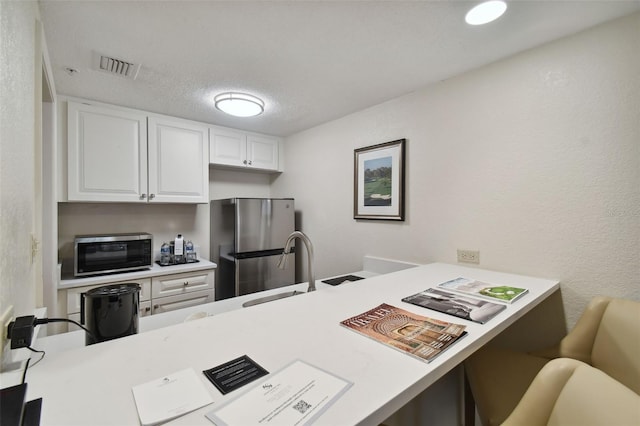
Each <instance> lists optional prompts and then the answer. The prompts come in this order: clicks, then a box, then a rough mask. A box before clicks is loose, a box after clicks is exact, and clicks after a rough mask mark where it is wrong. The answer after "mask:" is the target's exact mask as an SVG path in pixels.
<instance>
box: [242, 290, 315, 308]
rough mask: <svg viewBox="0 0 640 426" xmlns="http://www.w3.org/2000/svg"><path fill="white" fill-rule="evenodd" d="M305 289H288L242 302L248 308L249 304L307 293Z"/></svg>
mask: <svg viewBox="0 0 640 426" xmlns="http://www.w3.org/2000/svg"><path fill="white" fill-rule="evenodd" d="M305 293H306V292H305V291H297V290H295V291H287V292H284V293H278V294H272V295H271V296H264V297H259V298H257V299H252V300H248V301H246V302H244V303H243V304H242V307H243V308H247V307H249V306H254V305H259V304H261V303H267V302H273V301H274V300H278V299H284V298H286V297H291V296H297V295H298V294H305Z"/></svg>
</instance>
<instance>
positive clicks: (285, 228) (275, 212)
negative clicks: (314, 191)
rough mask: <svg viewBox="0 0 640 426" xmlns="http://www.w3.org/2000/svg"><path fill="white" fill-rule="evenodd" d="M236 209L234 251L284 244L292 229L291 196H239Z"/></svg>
mask: <svg viewBox="0 0 640 426" xmlns="http://www.w3.org/2000/svg"><path fill="white" fill-rule="evenodd" d="M235 211H236V221H235V240H236V241H235V245H236V247H235V251H236V253H244V252H253V251H260V250H271V249H277V248H283V247H284V244H285V242H286V240H287V237H288V236H289V234H291V233H292V232H293V231H294V226H295V225H294V224H295V219H294V214H295V213H294V203H293V199H258V198H239V199H237V200H236V209H235Z"/></svg>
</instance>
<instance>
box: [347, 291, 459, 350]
mask: <svg viewBox="0 0 640 426" xmlns="http://www.w3.org/2000/svg"><path fill="white" fill-rule="evenodd" d="M340 325H343V326H344V327H347V328H349V329H351V330H353V331H355V332H357V333H360V334H363V335H365V336H367V337H370V338H372V339H375V340H377V341H379V342H381V343H383V344H385V345H387V346H391V347H392V348H394V349H397V350H400V351H403V352H406V353H408V354H409V355H412V356H415V357H417V358H419V359H421V360H423V361H427V362H429V361H431V360H433V358H435V357H436V356H438V355H439V354H440V353H442V352H443V351H444V350H445V349H447V348H448V347H450V346H451V345H452V344H454V343H455V342H456V341H458V340H459V339H460V338H461V337H463V336H464V335H466V331H464V329H465V326H464V325H460V324H454V323H450V322H446V321H440V320H437V319H433V318H428V317H424V316H422V315H418V314H414V313H412V312H408V311H405V310H404V309H400V308H396V307H395V306H391V305H387V304H386V303H383V304H381V305H380V306H377V307H375V308H373V309H370V310H368V311H366V312H363V313H361V314H360V315H356V316H354V317H351V318H348V319H346V320H344V321H341V322H340Z"/></svg>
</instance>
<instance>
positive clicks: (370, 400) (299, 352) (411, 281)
mask: <svg viewBox="0 0 640 426" xmlns="http://www.w3.org/2000/svg"><path fill="white" fill-rule="evenodd" d="M458 276H467V277H470V278H475V279H478V280H482V281H487V282H491V283H495V284H508V285H513V286H517V287H526V288H528V289H529V293H528V294H527V295H526V296H525V297H523V298H522V299H520V300H518V301H516V302H514V303H513V304H512V305H509V306H508V307H507V309H505V310H504V311H503V312H501V313H499V314H498V315H497V316H496V317H494V318H493V319H492V320H490V321H489V322H488V323H486V324H477V323H471V322H466V321H464V320H461V319H456V318H453V317H451V316H448V315H446V314H441V313H439V312H435V311H431V310H425V309H424V308H421V307H419V306H414V305H410V304H407V303H403V302H401V298H402V297H405V296H407V295H411V294H414V293H417V292H419V291H422V290H424V289H426V288H429V287H432V286H435V285H437V284H438V283H441V282H444V281H447V280H450V279H453V278H456V277H458ZM302 286H304V284H302ZM558 288H559V283H558V282H557V281H554V280H545V279H538V278H531V277H523V276H518V275H513V274H505V273H499V272H492V271H484V270H480V269H475V268H465V267H461V266H456V265H446V264H438V263H436V264H430V265H424V266H420V267H416V268H411V269H407V270H404V271H399V272H394V273H390V274H386V275H379V276H375V277H372V278H369V279H365V280H361V281H356V282H352V283H348V284H346V285H345V284H343V285H339V286H336V287H332V286H327V287H325V288H323V289H322V290H320V291H316V292H312V293H307V294H303V295H299V296H294V297H290V298H285V299H280V300H277V301H274V302H269V303H265V304H261V305H256V306H252V307H249V308H245V309H234V310H231V311H228V312H224V313H219V314H216V315H213V316H208V317H205V318H202V319H199V320H195V321H188V322H182V323H178V324H176V325H172V326H168V327H162V328H158V329H155V330H151V331H146V332H142V333H139V334H136V335H133V336H128V337H124V338H121V339H115V340H111V341H108V342H103V343H100V344H96V345H92V346H87V347H81V348H78V349H71V350H68V351H64V352H60V353H52V354H47V356H45V358H44V359H43V360H42V361H41V362H40V363H39V364H37V365H36V366H34V367H32V368H30V369H29V371H28V373H27V383H28V395H27V397H28V399H33V398H38V397H43V405H42V418H41V424H42V425H50V424H51V425H61V424H64V425H86V424H92V425H98V424H110V425H132V424H133V425H135V424H138V423H139V420H138V416H137V411H136V407H135V403H134V400H133V397H132V394H131V387H132V386H134V385H137V384H140V383H144V382H148V381H150V380H153V379H156V378H158V377H162V376H163V375H166V374H169V373H172V372H175V371H179V370H182V369H184V368H193V369H194V370H195V371H196V372H200V371H202V370H205V369H208V368H211V367H214V366H216V365H219V364H222V363H224V362H226V361H229V360H231V359H234V358H236V357H238V356H241V355H245V354H246V355H248V356H249V357H251V358H252V359H253V360H255V361H256V362H257V363H259V364H260V365H261V366H263V367H264V368H266V369H267V370H268V371H272V372H273V371H277V370H278V369H280V368H282V367H283V366H284V365H286V364H288V363H289V362H291V361H292V360H294V359H302V360H304V361H306V362H308V363H310V364H312V365H315V366H317V367H320V368H322V369H325V370H327V371H329V372H332V373H334V374H336V375H338V376H340V377H343V378H345V379H347V380H349V381H352V382H353V383H354V386H353V387H352V388H351V389H349V391H347V392H346V393H345V394H344V395H343V396H342V397H341V398H340V399H339V400H338V401H337V402H336V403H335V404H334V405H333V406H331V407H330V408H329V409H328V410H327V411H326V412H325V413H324V414H323V415H322V416H321V417H319V418H318V420H317V422H316V424H319V425H332V426H333V425H355V424H364V425H370V424H371V425H373V424H379V423H380V422H381V421H383V420H384V419H386V418H387V417H388V416H389V415H391V414H393V413H394V412H395V411H396V410H397V409H399V408H400V407H402V406H403V405H404V404H406V403H407V402H408V401H410V400H411V399H412V398H414V397H415V396H416V395H418V394H419V393H420V392H422V391H423V390H424V389H426V388H427V387H428V386H430V385H431V384H433V383H434V382H435V381H436V380H437V379H439V378H440V377H442V376H443V375H444V374H445V373H447V372H448V371H449V370H451V369H452V368H454V367H455V366H456V365H457V364H459V363H460V362H462V361H463V360H464V359H465V358H466V357H467V356H469V355H470V354H471V353H473V352H474V351H475V350H476V349H478V348H479V347H481V346H482V345H484V344H485V343H487V342H488V341H489V340H490V339H491V338H493V337H494V336H496V335H497V334H498V333H499V332H501V331H502V330H504V329H505V328H506V327H508V326H509V325H510V324H512V323H513V322H514V321H515V320H516V319H518V318H520V317H522V316H523V315H524V314H525V313H526V312H528V311H529V310H531V309H532V308H533V307H534V306H536V305H537V304H538V303H540V302H541V301H542V300H544V299H545V298H546V297H548V296H549V295H550V294H551V293H553V292H554V291H556V290H557V289H558ZM289 289H291V288H290V287H289V288H287V290H289ZM278 290H283V289H278ZM262 295H263V294H261V295H260V296H262ZM245 297H246V296H245ZM238 302H240V301H238ZM216 303H220V302H216ZM381 303H388V304H391V305H395V306H398V307H402V308H403V309H406V310H409V311H412V312H416V313H419V314H422V315H426V316H430V317H433V318H437V319H441V320H445V321H453V322H458V323H461V322H463V323H464V324H465V325H466V326H467V331H468V336H467V337H465V338H464V339H462V340H461V341H459V342H457V343H456V344H455V345H453V346H452V347H451V348H449V349H448V350H447V351H446V352H444V353H443V354H442V355H440V356H439V357H438V358H436V359H435V360H433V361H432V362H431V363H425V362H422V361H420V360H418V359H415V358H413V357H411V356H409V355H407V354H404V353H401V352H400V351H396V350H393V349H391V348H389V347H387V346H385V345H383V344H381V343H379V342H376V341H374V340H373V339H368V338H366V337H363V336H361V335H359V334H357V333H355V332H353V331H351V330H347V329H345V328H344V327H341V326H340V325H339V323H340V321H342V320H344V319H346V318H349V317H351V316H354V315H357V314H359V313H362V312H364V311H366V310H369V309H371V308H373V307H375V306H378V305H379V304H381ZM202 306H205V305H202ZM196 308H201V307H196ZM201 379H202V380H203V382H204V383H206V386H207V389H208V390H209V392H210V394H211V396H212V398H213V400H214V403H213V404H212V405H209V406H206V407H203V408H201V409H199V410H197V411H194V412H192V413H190V414H187V415H185V416H183V417H180V418H178V419H176V420H174V421H173V422H171V424H176V425H187V424H189V425H193V424H202V425H210V424H211V423H210V422H209V420H207V419H206V418H205V417H204V414H205V413H207V412H209V411H211V410H213V409H214V408H215V407H216V406H217V405H218V404H220V403H222V402H224V401H226V400H228V399H229V398H233V397H234V396H236V395H237V392H231V393H230V394H228V395H225V396H223V395H221V394H220V393H219V392H218V391H217V390H216V388H215V387H213V386H212V385H211V384H210V383H209V382H207V381H206V378H205V377H204V376H202V377H201Z"/></svg>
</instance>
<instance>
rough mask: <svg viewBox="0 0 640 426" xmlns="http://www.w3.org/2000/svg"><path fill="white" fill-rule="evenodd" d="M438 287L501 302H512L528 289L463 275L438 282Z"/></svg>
mask: <svg viewBox="0 0 640 426" xmlns="http://www.w3.org/2000/svg"><path fill="white" fill-rule="evenodd" d="M438 287H439V288H441V289H445V290H451V291H453V292H456V293H462V294H467V295H470V296H473V297H478V298H480V299H484V300H490V301H492V302H502V303H512V302H514V301H516V300H518V299H519V298H521V297H522V296H524V295H525V294H526V293H527V292H528V291H529V290H528V289H526V288H520V287H511V286H507V285H496V284H489V283H485V282H482V281H476V280H472V279H470V278H463V277H458V278H456V279H454V280H451V281H447V282H444V283H441V284H438Z"/></svg>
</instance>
